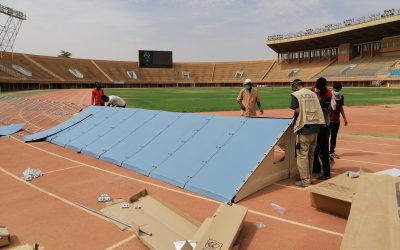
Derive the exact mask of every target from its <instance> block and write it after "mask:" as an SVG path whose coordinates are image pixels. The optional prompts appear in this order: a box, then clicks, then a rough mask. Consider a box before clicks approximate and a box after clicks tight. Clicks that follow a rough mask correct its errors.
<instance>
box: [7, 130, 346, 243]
mask: <svg viewBox="0 0 400 250" xmlns="http://www.w3.org/2000/svg"><path fill="white" fill-rule="evenodd" d="M11 138H13V139H14V140H16V141H18V142H20V143H23V142H22V141H20V140H18V139H16V138H15V137H11ZM23 144H24V145H27V146H30V147H32V148H35V149H37V150H40V151H42V152H45V153H48V154H50V155H53V156H56V157H59V158H61V159H65V160H68V161H72V162H75V163H77V164H82V165H84V166H87V167H89V168H92V169H96V170H98V171H101V172H105V173H109V174H112V175H115V176H119V177H122V178H126V179H130V180H133V181H136V182H140V183H144V184H147V185H150V186H154V187H158V188H161V189H164V190H168V191H171V192H174V193H179V194H183V195H186V196H189V197H193V198H198V199H201V200H205V201H210V202H213V203H217V204H221V202H219V201H215V200H212V199H209V198H205V197H202V196H198V195H194V194H190V193H186V192H182V191H180V190H175V189H172V188H168V187H165V186H161V185H157V184H154V183H151V182H148V181H143V180H140V179H136V178H133V177H129V176H125V175H122V174H118V173H114V172H112V171H108V170H105V169H101V168H98V167H95V166H92V165H89V164H86V163H83V162H80V161H77V160H73V159H70V158H68V157H65V156H62V155H58V154H55V153H53V152H50V151H47V150H45V149H41V148H38V147H35V146H33V145H31V144H29V143H23ZM74 205H75V204H74ZM75 206H76V205H75ZM249 211H250V212H251V213H255V214H258V215H262V216H265V217H267V218H271V219H277V220H279V221H283V222H286V223H289V224H292V225H296V226H302V227H304V228H308V229H313V230H317V231H320V232H324V233H328V234H332V235H342V234H340V233H338V232H334V231H330V230H327V229H323V228H319V227H314V226H311V225H308V224H303V223H300V222H296V221H292V220H286V219H282V218H279V217H275V216H272V215H267V214H264V213H261V212H257V211H254V210H249Z"/></svg>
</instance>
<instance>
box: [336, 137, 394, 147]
mask: <svg viewBox="0 0 400 250" xmlns="http://www.w3.org/2000/svg"><path fill="white" fill-rule="evenodd" d="M386 139H387V138H386ZM389 140H390V139H389ZM392 140H393V139H392ZM337 141H342V142H352V143H359V144H370V145H376V146H393V147H400V144H388V143H375V142H362V141H354V140H344V139H338V140H337Z"/></svg>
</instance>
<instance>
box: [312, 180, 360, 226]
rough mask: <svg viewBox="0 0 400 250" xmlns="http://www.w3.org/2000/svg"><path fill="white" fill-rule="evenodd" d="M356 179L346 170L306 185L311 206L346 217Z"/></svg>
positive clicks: (348, 212)
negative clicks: (314, 183)
mask: <svg viewBox="0 0 400 250" xmlns="http://www.w3.org/2000/svg"><path fill="white" fill-rule="evenodd" d="M362 174H363V173H362V172H361V175H362ZM358 179H359V178H350V177H349V176H348V173H347V172H346V173H343V174H340V175H338V176H336V177H334V178H332V179H329V180H326V181H323V182H321V183H319V184H317V185H312V186H310V187H308V188H307V191H309V192H310V199H311V206H312V207H314V208H317V209H319V210H322V211H325V212H328V213H331V214H334V215H338V216H340V217H342V218H345V219H347V217H348V216H349V214H350V207H351V203H352V200H353V196H354V194H355V190H356V187H357V183H358Z"/></svg>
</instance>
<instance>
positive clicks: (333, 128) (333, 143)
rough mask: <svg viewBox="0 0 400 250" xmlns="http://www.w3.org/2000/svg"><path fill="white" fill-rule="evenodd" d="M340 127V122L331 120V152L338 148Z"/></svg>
mask: <svg viewBox="0 0 400 250" xmlns="http://www.w3.org/2000/svg"><path fill="white" fill-rule="evenodd" d="M339 128H340V123H339V122H331V124H330V125H329V131H330V134H331V147H330V148H329V153H330V154H332V153H335V148H336V139H337V134H338V132H339Z"/></svg>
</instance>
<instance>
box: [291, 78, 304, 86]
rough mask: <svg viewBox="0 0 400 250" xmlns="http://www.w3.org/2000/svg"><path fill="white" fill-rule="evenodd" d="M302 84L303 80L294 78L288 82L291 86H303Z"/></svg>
mask: <svg viewBox="0 0 400 250" xmlns="http://www.w3.org/2000/svg"><path fill="white" fill-rule="evenodd" d="M303 85H304V83H303V81H302V80H300V79H295V80H293V82H292V83H291V84H290V86H291V87H293V86H303Z"/></svg>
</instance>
